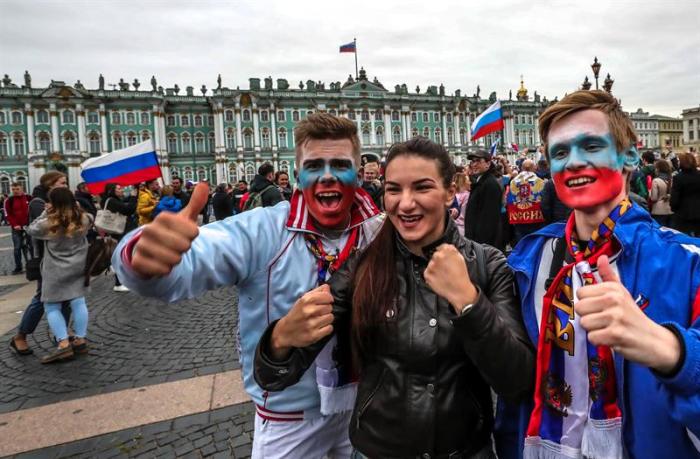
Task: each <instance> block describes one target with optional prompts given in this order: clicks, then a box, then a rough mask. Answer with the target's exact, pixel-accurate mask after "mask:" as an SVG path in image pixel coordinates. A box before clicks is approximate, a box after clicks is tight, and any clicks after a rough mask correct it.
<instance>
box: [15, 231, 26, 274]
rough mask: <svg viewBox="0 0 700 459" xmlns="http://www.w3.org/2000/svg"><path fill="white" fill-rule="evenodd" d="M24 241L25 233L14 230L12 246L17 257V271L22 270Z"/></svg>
mask: <svg viewBox="0 0 700 459" xmlns="http://www.w3.org/2000/svg"><path fill="white" fill-rule="evenodd" d="M23 240H24V231H22V230H19V231H17V230H16V229H12V246H13V247H14V255H15V270H16V271H21V270H22V242H23Z"/></svg>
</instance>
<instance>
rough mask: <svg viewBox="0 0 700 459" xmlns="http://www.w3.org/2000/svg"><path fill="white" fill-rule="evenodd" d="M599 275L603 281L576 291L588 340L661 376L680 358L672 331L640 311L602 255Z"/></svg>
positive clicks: (577, 305)
mask: <svg viewBox="0 0 700 459" xmlns="http://www.w3.org/2000/svg"><path fill="white" fill-rule="evenodd" d="M598 274H600V278H601V279H602V281H603V282H601V283H600V284H594V285H587V286H585V287H581V288H579V289H578V291H577V292H576V294H577V296H578V301H577V302H576V306H575V308H576V312H577V313H578V314H579V315H580V316H581V326H582V327H583V328H585V329H586V331H587V332H588V340H589V341H590V342H591V343H593V344H594V345H596V346H609V347H612V348H613V349H614V350H615V352H619V353H620V354H622V356H624V357H625V358H626V359H628V360H631V361H633V362H637V363H640V364H642V365H644V366H646V367H649V368H654V369H656V370H658V371H660V372H662V373H666V372H669V371H671V369H673V368H674V367H675V366H676V363H678V359H679V358H680V355H681V352H680V343H679V342H678V339H677V338H676V336H675V335H674V334H673V332H671V331H670V330H668V329H667V328H665V327H662V326H661V325H659V324H657V323H656V322H654V321H653V320H651V319H650V318H649V317H647V315H646V314H644V312H643V311H642V310H641V309H639V306H637V304H636V303H635V302H634V299H633V298H632V295H630V292H629V291H627V289H626V288H625V286H624V285H622V282H620V279H619V278H618V277H617V274H615V271H614V270H613V269H612V267H611V266H610V261H609V260H608V257H607V256H605V255H603V256H601V257H600V258H599V259H598Z"/></svg>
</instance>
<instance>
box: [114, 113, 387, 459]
mask: <svg viewBox="0 0 700 459" xmlns="http://www.w3.org/2000/svg"><path fill="white" fill-rule="evenodd" d="M294 137H295V139H296V159H297V161H296V162H297V164H299V165H301V169H300V171H299V181H298V184H299V188H298V189H297V190H296V191H295V192H294V194H293V196H292V199H291V202H289V201H282V202H280V203H279V204H277V205H275V206H272V207H260V208H257V209H253V210H251V211H249V212H243V213H241V214H237V215H235V216H233V217H230V218H227V219H225V220H222V221H217V222H214V223H212V224H209V225H205V226H203V227H201V228H199V227H198V226H197V216H198V215H199V213H200V212H201V210H202V208H203V207H204V206H205V205H206V203H207V198H208V194H209V185H208V184H206V183H200V184H198V185H197V186H196V187H195V189H194V191H193V193H192V195H191V197H190V201H189V203H188V205H187V206H186V207H185V208H184V209H183V210H182V211H180V212H179V213H170V212H162V213H161V214H159V215H158V216H157V217H156V218H155V219H154V220H153V222H152V223H149V224H147V225H144V226H143V227H142V228H140V229H138V230H136V231H135V232H132V233H130V234H128V235H126V236H125V237H124V238H123V239H122V241H121V242H120V244H119V246H118V247H117V249H116V251H115V253H114V256H113V259H112V263H113V266H114V268H115V271H116V273H117V275H118V276H119V279H120V280H121V281H122V283H123V284H124V285H126V286H127V287H128V288H129V289H131V290H132V291H133V292H136V293H138V294H140V295H144V296H151V297H156V298H160V299H162V300H164V301H167V302H174V301H178V300H182V299H185V298H193V297H196V296H198V295H200V294H202V293H204V292H205V291H207V290H211V289H215V288H218V287H221V286H225V285H236V286H238V293H239V295H238V298H239V300H238V311H239V319H238V320H239V323H238V332H239V339H240V362H241V366H242V372H243V380H244V385H245V389H246V391H247V392H248V394H249V395H250V397H251V398H252V399H253V401H254V403H255V404H256V416H255V433H254V440H253V452H252V457H253V458H255V459H261V458H265V459H270V458H272V459H274V458H307V457H318V458H320V457H324V456H331V457H334V458H347V457H349V456H350V454H351V452H352V448H351V446H350V441H349V439H348V423H349V420H350V414H351V410H352V408H353V405H354V401H355V393H356V385H355V384H354V383H353V382H352V381H350V372H349V371H348V365H349V357H348V358H346V357H345V356H347V353H346V352H345V350H343V349H339V348H338V343H339V341H338V340H335V339H331V340H330V342H329V343H328V345H327V347H326V348H324V351H323V352H321V354H320V355H319V357H318V358H317V359H316V360H315V361H314V363H313V364H311V368H310V369H309V371H307V372H306V373H305V374H304V376H303V377H302V378H301V380H300V381H299V382H298V383H297V384H295V385H293V386H291V387H289V388H287V389H286V390H284V391H282V392H275V393H269V392H267V391H265V390H263V389H262V388H260V386H258V384H257V383H256V382H255V380H254V377H253V359H254V355H255V348H256V346H257V343H258V341H259V339H260V336H261V335H262V333H263V331H264V330H265V329H266V328H267V326H268V325H269V324H270V323H272V322H274V321H275V320H277V319H280V318H281V317H284V316H285V315H286V314H287V313H288V312H289V310H290V309H292V307H293V306H294V305H295V303H297V300H298V299H299V298H300V297H302V295H304V294H305V293H307V292H309V291H311V292H312V293H311V294H310V295H311V297H312V298H313V297H314V296H323V295H324V293H323V292H324V290H326V289H327V288H328V287H327V286H325V285H324V284H325V283H326V281H327V279H328V278H329V277H330V275H331V274H332V273H333V272H335V271H337V270H338V269H339V268H340V266H342V264H343V263H344V262H345V260H347V258H348V257H349V256H350V254H351V253H354V252H355V251H357V250H360V249H363V248H364V247H366V246H367V245H368V244H369V242H370V241H371V240H372V239H373V238H374V235H375V233H376V232H377V231H378V230H379V227H380V226H381V223H382V221H383V219H382V217H381V216H380V214H379V211H378V210H377V208H376V206H375V205H374V204H373V203H372V200H371V198H370V197H369V196H368V195H367V193H366V192H364V191H363V190H362V189H361V188H359V187H358V182H357V170H358V168H359V166H360V141H359V138H358V136H357V125H356V124H355V123H353V122H352V121H351V120H348V119H346V118H340V117H336V116H333V115H330V114H327V113H315V114H313V115H310V116H308V117H307V118H305V119H304V120H302V121H301V122H300V123H299V124H298V125H297V127H296V129H295V136H294ZM260 241H265V243H263V244H261V243H260ZM307 297H308V296H305V298H307ZM299 301H301V302H303V301H305V300H304V299H302V300H299ZM302 306H303V305H302ZM302 309H303V311H304V312H303V314H304V315H305V316H308V317H314V320H316V321H318V322H319V323H320V324H321V325H324V324H325V325H324V326H322V327H321V329H322V330H321V332H322V333H323V335H321V336H325V335H327V334H330V333H331V332H332V326H331V325H330V322H327V323H325V322H324V321H327V320H328V317H327V316H330V319H331V321H332V315H330V314H326V313H325V312H324V310H322V309H321V310H318V309H314V308H303V307H302Z"/></svg>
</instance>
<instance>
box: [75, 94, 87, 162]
mask: <svg viewBox="0 0 700 459" xmlns="http://www.w3.org/2000/svg"><path fill="white" fill-rule="evenodd" d="M75 111H76V113H77V114H78V150H80V154H81V155H83V156H87V132H86V131H87V129H86V128H85V108H84V107H83V106H82V104H77V105H76V106H75Z"/></svg>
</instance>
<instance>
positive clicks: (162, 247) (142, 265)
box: [131, 183, 209, 277]
mask: <svg viewBox="0 0 700 459" xmlns="http://www.w3.org/2000/svg"><path fill="white" fill-rule="evenodd" d="M208 196H209V185H207V184H206V183H200V184H198V185H197V186H196V187H195V189H194V191H193V192H192V197H191V198H190V202H189V204H187V207H185V208H184V209H182V210H181V211H180V212H178V213H172V212H167V211H164V212H161V213H159V214H158V216H157V217H156V218H155V220H153V222H151V223H149V224H148V225H145V226H144V227H143V230H142V231H141V236H140V238H139V240H138V242H136V246H135V247H134V253H133V255H132V257H131V267H132V268H133V270H134V271H136V272H137V273H138V274H140V275H142V276H145V277H153V276H163V275H165V274H168V273H169V272H170V271H171V270H172V269H173V268H174V267H175V266H176V265H177V264H178V263H180V261H181V260H182V255H183V254H184V253H185V252H187V251H188V250H189V249H190V246H191V245H192V241H193V240H194V239H195V238H196V237H197V235H199V228H198V227H197V216H198V215H199V213H200V212H201V211H202V209H203V208H204V206H206V205H207V198H208Z"/></svg>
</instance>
